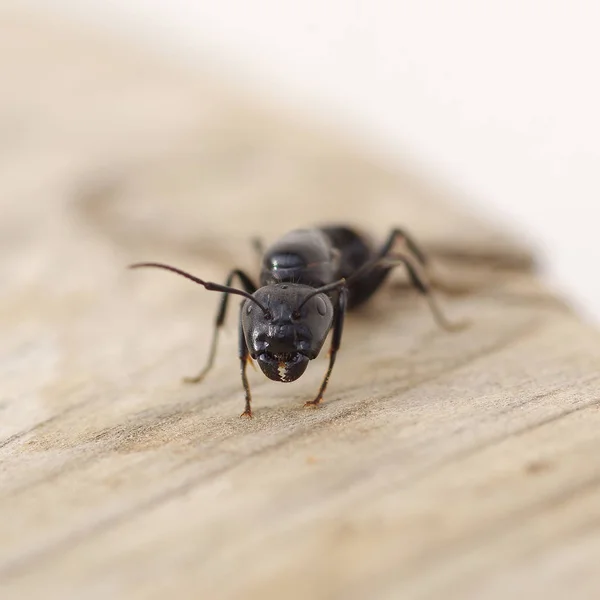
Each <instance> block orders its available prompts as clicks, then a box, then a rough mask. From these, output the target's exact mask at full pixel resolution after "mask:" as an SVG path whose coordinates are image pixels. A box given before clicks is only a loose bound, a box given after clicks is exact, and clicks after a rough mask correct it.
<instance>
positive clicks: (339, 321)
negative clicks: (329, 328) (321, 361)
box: [304, 287, 348, 408]
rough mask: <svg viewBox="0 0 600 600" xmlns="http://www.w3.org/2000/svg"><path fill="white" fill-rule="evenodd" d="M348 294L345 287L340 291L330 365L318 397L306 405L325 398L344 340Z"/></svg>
mask: <svg viewBox="0 0 600 600" xmlns="http://www.w3.org/2000/svg"><path fill="white" fill-rule="evenodd" d="M347 296H348V292H347V289H346V288H345V287H343V288H342V289H341V290H340V292H339V295H338V301H337V307H336V310H335V315H334V317H333V334H332V337H331V348H330V349H329V367H328V368H327V373H325V377H324V378H323V382H322V383H321V387H320V388H319V393H318V394H317V397H316V398H315V399H314V400H310V401H309V402H307V403H306V404H305V405H304V406H305V407H312V408H316V407H317V406H319V404H320V403H321V401H322V400H323V394H324V393H325V388H326V387H327V383H328V382H329V377H330V375H331V371H332V370H333V365H334V364H335V357H336V355H337V351H338V350H339V349H340V343H341V341H342V330H343V328H344V317H345V315H346V304H347Z"/></svg>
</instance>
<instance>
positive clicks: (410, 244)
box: [378, 227, 429, 265]
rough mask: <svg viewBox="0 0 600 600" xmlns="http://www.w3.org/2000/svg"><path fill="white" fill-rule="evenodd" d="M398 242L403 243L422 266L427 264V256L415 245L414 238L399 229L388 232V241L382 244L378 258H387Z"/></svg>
mask: <svg viewBox="0 0 600 600" xmlns="http://www.w3.org/2000/svg"><path fill="white" fill-rule="evenodd" d="M398 240H402V241H403V242H404V244H405V245H406V247H407V248H408V250H409V251H410V252H411V254H413V255H414V256H415V258H416V259H417V260H418V261H419V262H420V263H421V264H422V265H426V264H427V263H428V262H429V260H428V258H427V255H426V254H425V252H423V250H422V249H421V247H420V246H419V245H418V244H417V242H416V241H415V240H414V238H413V237H412V236H411V235H409V234H408V233H407V232H406V231H404V229H400V228H398V227H395V228H394V229H392V231H391V232H390V234H389V236H388V239H387V240H386V242H385V243H384V244H383V246H382V247H381V250H380V251H379V253H378V256H379V258H384V257H386V256H388V255H389V254H390V252H391V250H392V248H393V247H394V244H395V243H396V241H398Z"/></svg>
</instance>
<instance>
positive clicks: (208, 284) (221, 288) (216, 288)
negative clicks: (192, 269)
mask: <svg viewBox="0 0 600 600" xmlns="http://www.w3.org/2000/svg"><path fill="white" fill-rule="evenodd" d="M144 267H153V268H156V269H165V270H166V271H171V272H172V273H177V275H181V276H182V277H185V278H186V279H190V280H191V281H193V282H194V283H198V284H200V285H202V286H204V287H205V289H207V290H209V291H211V292H224V293H225V294H237V295H238V296H244V298H247V299H248V300H252V302H254V304H256V305H257V306H258V307H259V308H260V310H262V311H263V313H264V314H265V316H268V315H269V311H268V310H267V309H266V308H265V307H264V306H263V305H262V303H261V302H259V301H258V300H257V299H256V298H255V297H254V296H253V295H252V294H249V293H248V292H245V291H244V290H238V289H237V288H234V287H229V286H226V285H221V284H219V283H213V282H212V281H204V280H203V279H200V278H198V277H194V275H191V274H190V273H186V272H185V271H182V270H181V269H177V268H176V267H171V266H169V265H164V264H162V263H154V262H148V263H135V264H133V265H129V268H130V269H141V268H144Z"/></svg>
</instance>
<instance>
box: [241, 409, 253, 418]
mask: <svg viewBox="0 0 600 600" xmlns="http://www.w3.org/2000/svg"><path fill="white" fill-rule="evenodd" d="M242 417H245V418H246V419H251V418H252V411H251V410H245V411H244V412H243V413H242V414H241V415H240V419H241V418H242Z"/></svg>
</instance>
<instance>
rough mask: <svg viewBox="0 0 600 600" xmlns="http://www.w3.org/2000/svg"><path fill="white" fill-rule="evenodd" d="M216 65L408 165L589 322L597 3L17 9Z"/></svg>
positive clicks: (93, 0) (599, 136)
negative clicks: (487, 222) (535, 258)
mask: <svg viewBox="0 0 600 600" xmlns="http://www.w3.org/2000/svg"><path fill="white" fill-rule="evenodd" d="M19 4H20V5H21V6H22V5H24V4H27V5H30V6H34V7H37V8H43V9H44V10H45V11H53V12H56V13H60V14H63V15H67V16H69V17H70V18H73V19H78V20H84V21H87V22H90V23H93V24H95V25H96V26H100V27H108V28H110V29H112V30H113V31H119V32H121V33H123V34H125V35H127V36H130V37H133V36H135V37H137V38H139V39H141V40H142V41H144V42H145V43H148V42H150V43H151V44H152V45H153V46H154V47H155V48H156V47H158V48H159V49H161V51H162V50H164V52H165V53H169V54H171V55H175V56H176V57H177V58H178V59H183V60H185V61H187V62H190V61H191V62H193V61H196V60H202V61H203V62H204V61H206V59H209V60H208V62H209V63H210V61H215V60H217V59H218V60H222V61H224V62H223V64H224V65H226V66H227V69H230V67H231V66H234V67H236V69H237V73H236V75H240V76H241V77H243V78H244V79H245V81H246V83H248V82H251V83H253V84H254V85H255V86H258V87H259V89H261V88H262V89H264V90H267V91H268V92H269V93H271V94H278V95H280V96H281V97H282V99H284V100H285V101H286V102H288V103H289V102H291V103H294V104H296V105H297V106H299V107H303V108H305V109H308V108H312V109H318V110H319V111H320V114H321V115H325V116H326V117H327V118H330V119H332V120H334V121H336V122H338V123H339V124H340V125H341V126H342V127H344V128H346V129H349V130H351V131H353V132H355V133H356V134H357V135H360V136H362V138H363V139H364V140H365V143H366V144H368V145H369V146H370V147H371V149H373V148H374V149H377V151H378V152H380V154H381V157H382V160H389V161H390V162H392V163H393V162H394V161H396V162H398V161H400V160H405V159H406V158H407V157H410V159H411V160H414V161H416V163H417V164H419V165H421V166H422V167H424V168H426V169H428V170H429V172H432V173H435V174H437V175H439V176H440V177H441V178H442V180H445V181H447V182H448V183H449V184H451V185H452V186H454V187H455V188H456V189H458V190H461V191H462V192H463V193H464V194H465V197H466V198H468V201H469V202H471V203H473V204H474V205H476V206H478V207H479V210H483V211H487V212H488V213H490V214H491V215H492V217H493V218H496V219H500V220H503V221H505V222H507V223H508V224H510V225H512V226H513V227H514V226H516V227H517V228H518V229H520V230H521V231H523V232H525V233H526V235H527V236H528V237H529V238H530V239H531V240H532V241H533V242H534V243H535V244H537V247H538V249H539V250H540V251H541V253H542V254H543V255H544V256H545V257H546V267H547V273H548V277H549V279H550V280H551V282H552V283H555V284H557V285H558V286H560V287H562V288H563V289H564V290H566V291H567V292H568V293H569V294H570V297H571V299H572V300H573V301H574V302H575V304H576V305H577V306H578V307H579V308H580V309H581V310H582V311H583V313H584V314H585V315H587V316H590V317H592V318H594V319H596V321H598V320H600V282H599V278H598V275H597V269H596V265H597V263H598V260H599V259H600V240H599V239H598V236H597V235H596V231H597V230H598V228H599V227H600V222H599V221H600V211H599V209H598V202H597V200H598V197H599V195H600V181H599V176H598V165H599V164H600V116H599V115H600V83H599V78H600V33H599V31H600V2H598V0H570V1H567V0H562V1H555V0H405V1H402V0H246V1H244V0H211V1H204V0H120V1H117V0H112V1H111V0H21V2H19Z"/></svg>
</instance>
